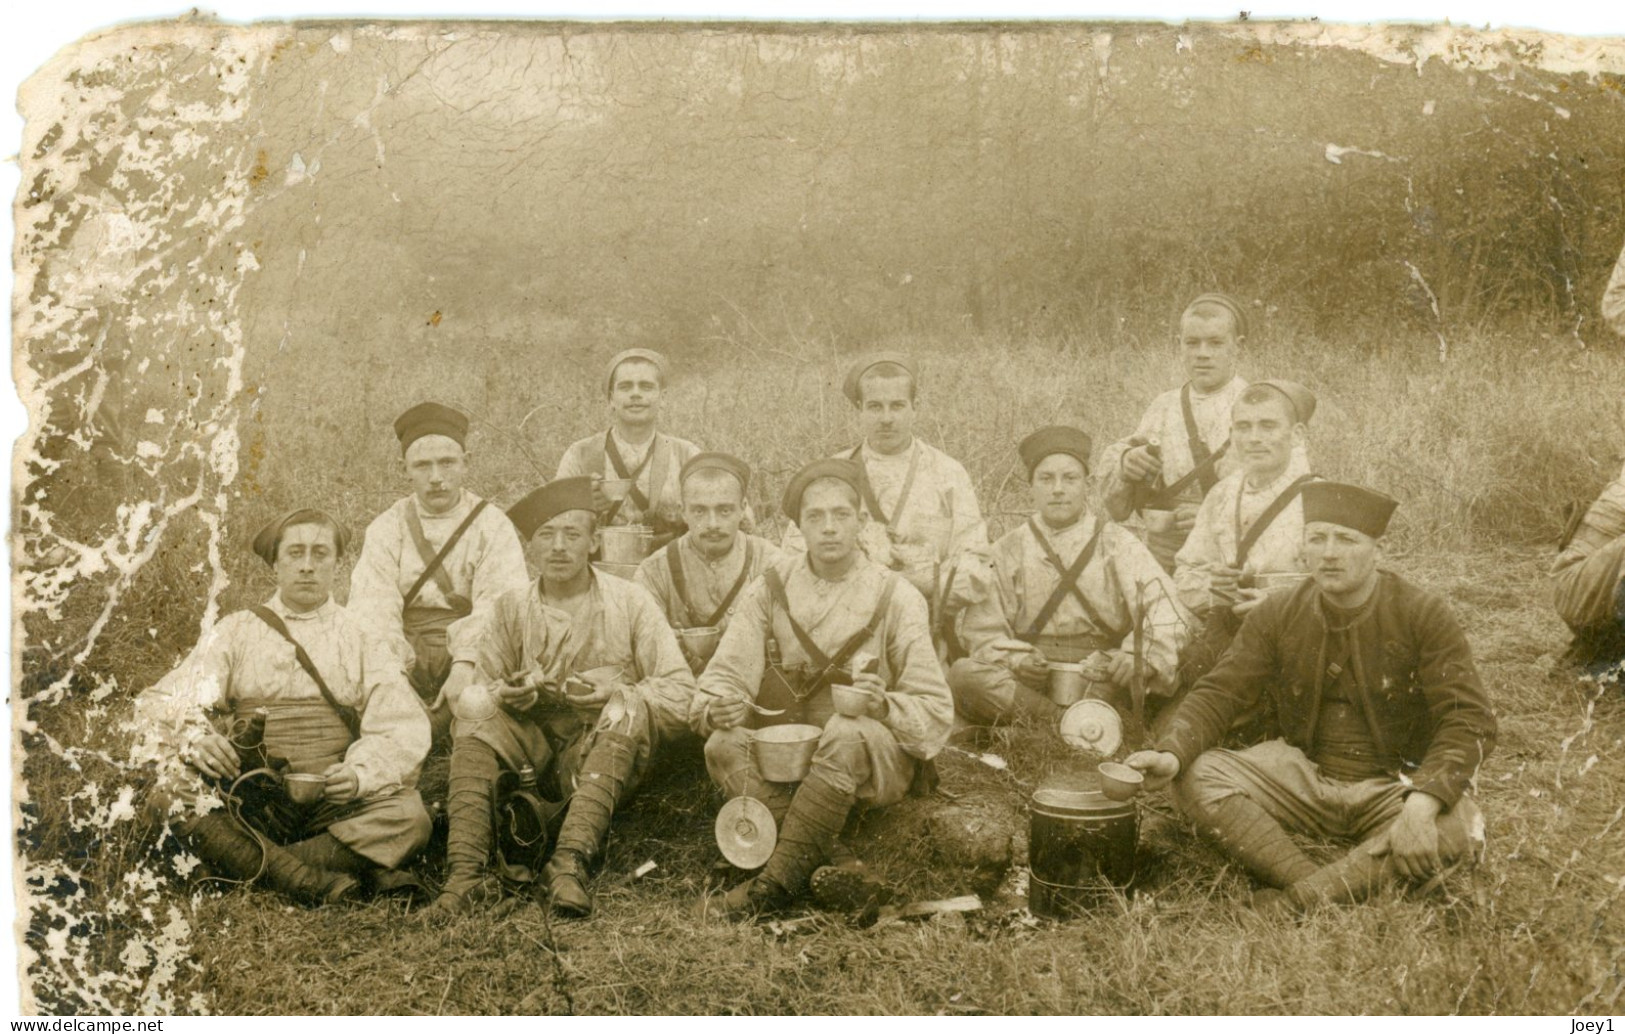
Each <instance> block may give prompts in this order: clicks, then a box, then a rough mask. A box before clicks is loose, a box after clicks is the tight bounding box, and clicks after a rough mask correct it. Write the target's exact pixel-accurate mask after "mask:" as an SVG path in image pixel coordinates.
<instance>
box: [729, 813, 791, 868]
mask: <svg viewBox="0 0 1625 1034" xmlns="http://www.w3.org/2000/svg"><path fill="white" fill-rule="evenodd" d="M778 842H779V827H778V824H777V823H775V822H774V821H773V813H772V812H771V811H768V810H767V805H765V804H763V803H762V802H761V801H759V800H757V799H756V798H754V797H735V798H734V799H733V800H731V801H729V802H728V803H727V804H724V805H723V806H722V810H721V811H719V812H717V846H718V847H720V848H721V849H722V857H724V858H726V859H728V864H730V865H732V866H733V867H734V868H736V869H747V870H748V869H760V868H761V867H762V866H764V865H766V864H767V860H768V859H769V858H771V857H773V848H774V846H775V845H776V844H777V843H778Z"/></svg>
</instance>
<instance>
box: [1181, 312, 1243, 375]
mask: <svg viewBox="0 0 1625 1034" xmlns="http://www.w3.org/2000/svg"><path fill="white" fill-rule="evenodd" d="M1179 352H1180V357H1181V358H1182V359H1183V360H1184V363H1185V376H1186V377H1187V378H1188V379H1189V380H1190V382H1191V386H1192V387H1194V388H1196V389H1197V390H1198V391H1204V392H1207V391H1217V390H1218V389H1220V388H1222V387H1224V386H1225V385H1226V384H1228V383H1229V381H1230V378H1231V377H1234V376H1235V375H1236V360H1237V359H1239V358H1240V356H1241V342H1240V340H1239V339H1238V338H1237V337H1236V323H1235V318H1234V317H1232V316H1231V315H1230V314H1229V313H1228V312H1226V313H1218V314H1213V315H1204V314H1197V313H1187V314H1186V315H1185V316H1183V317H1182V318H1181V319H1180V321H1179Z"/></svg>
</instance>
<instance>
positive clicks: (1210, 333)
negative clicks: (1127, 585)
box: [1100, 293, 1247, 571]
mask: <svg viewBox="0 0 1625 1034" xmlns="http://www.w3.org/2000/svg"><path fill="white" fill-rule="evenodd" d="M1246 340H1247V314H1246V312H1245V310H1243V309H1242V307H1241V303H1240V302H1238V301H1237V300H1236V299H1234V298H1232V297H1230V296H1229V295H1227V294H1217V293H1215V294H1204V295H1200V296H1198V297H1197V298H1195V299H1193V300H1192V301H1191V303H1190V304H1189V305H1187V306H1185V311H1184V313H1183V314H1181V315H1180V317H1179V347H1180V359H1181V362H1182V363H1183V366H1184V371H1185V378H1186V380H1185V384H1184V385H1183V386H1181V387H1179V388H1175V389H1174V390H1172V391H1167V392H1164V393H1162V394H1161V395H1158V396H1157V397H1156V398H1155V399H1153V400H1152V402H1151V405H1150V407H1149V408H1147V409H1146V411H1145V415H1144V416H1142V417H1141V418H1140V426H1139V427H1137V428H1135V431H1134V434H1133V435H1131V436H1130V437H1129V438H1127V439H1125V440H1123V441H1120V442H1115V443H1113V444H1112V445H1109V446H1107V447H1106V451H1105V452H1104V453H1103V454H1102V455H1101V458H1100V465H1101V468H1102V470H1103V471H1104V473H1105V478H1106V481H1105V484H1104V485H1103V486H1102V502H1103V504H1104V507H1105V510H1106V513H1107V514H1108V515H1109V516H1110V518H1111V519H1112V520H1114V521H1126V520H1128V518H1129V515H1130V514H1131V513H1135V512H1139V514H1140V515H1141V517H1142V519H1143V520H1144V521H1145V527H1146V536H1145V544H1146V545H1147V546H1149V547H1150V549H1151V555H1152V556H1154V557H1156V558H1157V563H1159V564H1161V565H1162V567H1163V570H1165V571H1172V570H1173V569H1174V557H1175V555H1176V554H1177V553H1178V552H1179V547H1180V546H1182V545H1184V543H1185V536H1187V535H1188V534H1190V530H1191V527H1192V525H1193V524H1194V523H1195V521H1196V510H1197V507H1198V506H1200V505H1201V502H1202V499H1203V497H1205V496H1206V495H1207V493H1208V492H1210V491H1212V490H1213V486H1214V485H1216V484H1218V483H1219V479H1220V478H1222V477H1224V476H1226V475H1227V474H1230V473H1232V472H1234V471H1235V470H1236V469H1237V467H1238V464H1237V462H1236V457H1235V456H1234V455H1233V454H1232V453H1231V451H1230V441H1229V437H1228V436H1229V433H1230V410H1231V407H1232V406H1234V405H1235V402H1236V399H1237V398H1239V397H1240V395H1241V391H1242V389H1243V388H1245V387H1247V382H1246V381H1244V380H1242V379H1241V378H1240V377H1238V376H1236V365H1237V363H1238V361H1239V360H1240V358H1241V349H1242V343H1243V342H1245V341H1246Z"/></svg>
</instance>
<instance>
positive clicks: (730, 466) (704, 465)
mask: <svg viewBox="0 0 1625 1034" xmlns="http://www.w3.org/2000/svg"><path fill="white" fill-rule="evenodd" d="M701 470H720V471H722V472H723V473H726V474H732V475H733V476H734V477H736V478H738V479H739V487H740V488H742V489H743V488H745V487H747V486H748V485H749V484H750V467H749V466H748V465H747V464H746V463H745V461H744V460H742V459H740V458H739V457H738V456H730V455H728V454H727V453H725V452H702V453H697V454H696V455H694V456H693V457H692V458H691V459H690V460H689V461H688V462H687V463H685V464H683V470H682V472H681V473H680V474H679V475H678V477H677V483H678V484H682V483H683V482H685V481H687V480H688V476H689V475H690V474H694V473H696V472H698V471H701Z"/></svg>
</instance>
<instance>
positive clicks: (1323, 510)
mask: <svg viewBox="0 0 1625 1034" xmlns="http://www.w3.org/2000/svg"><path fill="white" fill-rule="evenodd" d="M1398 508H1399V500H1397V499H1394V498H1393V497H1391V496H1386V495H1383V494H1382V493H1381V492H1375V491H1372V490H1371V489H1369V488H1361V487H1360V486H1359V485H1346V484H1343V483H1341V482H1338V481H1311V482H1309V483H1308V484H1306V485H1304V486H1303V523H1304V524H1305V525H1310V524H1314V523H1317V522H1321V521H1324V522H1325V523H1327V524H1336V525H1338V526H1340V527H1344V528H1353V529H1354V530H1355V531H1359V532H1364V533H1365V534H1367V535H1370V536H1371V537H1372V538H1374V539H1379V538H1382V535H1383V533H1384V532H1385V531H1387V530H1388V519H1389V518H1390V517H1392V516H1393V515H1394V511H1395V510H1396V509H1398Z"/></svg>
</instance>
